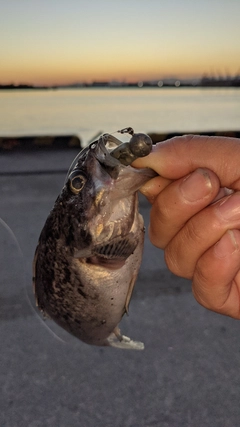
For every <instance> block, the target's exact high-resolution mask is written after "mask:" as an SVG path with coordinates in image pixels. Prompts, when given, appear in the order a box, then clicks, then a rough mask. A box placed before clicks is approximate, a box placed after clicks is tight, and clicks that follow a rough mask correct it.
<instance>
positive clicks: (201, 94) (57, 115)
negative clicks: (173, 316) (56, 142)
mask: <svg viewBox="0 0 240 427" xmlns="http://www.w3.org/2000/svg"><path fill="white" fill-rule="evenodd" d="M127 126H132V127H133V128H134V130H135V131H137V132H140V131H143V132H159V133H161V132H164V133H165V132H198V131H199V132H200V131H202V132H203V131H221V130H223V131H226V130H235V131H236V130H240V88H220V89H216V88H209V89H208V88H207V89H206V88H116V89H114V88H97V89H95V88H87V89H86V88H81V89H57V90H4V91H0V136H25V135H65V134H77V135H78V136H79V137H80V138H81V140H82V142H83V143H84V144H85V143H87V142H88V141H89V140H90V139H91V138H92V137H94V136H95V135H96V134H97V133H98V132H108V133H112V132H114V131H117V130H118V129H121V128H124V127H127Z"/></svg>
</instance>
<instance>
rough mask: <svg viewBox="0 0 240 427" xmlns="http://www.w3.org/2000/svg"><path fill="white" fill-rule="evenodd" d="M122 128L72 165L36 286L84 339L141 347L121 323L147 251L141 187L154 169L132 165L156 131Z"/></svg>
mask: <svg viewBox="0 0 240 427" xmlns="http://www.w3.org/2000/svg"><path fill="white" fill-rule="evenodd" d="M120 133H129V134H130V136H131V139H130V141H129V142H127V143H126V142H124V143H122V142H121V141H119V140H118V139H117V138H115V137H113V136H112V135H109V134H105V135H102V136H101V137H100V138H99V139H98V140H97V141H94V142H93V143H91V144H90V145H89V146H88V147H86V148H84V149H83V150H82V151H81V152H80V153H79V154H78V156H77V157H76V159H75V161H74V162H73V164H72V165H71V167H70V170H69V172H68V175H67V178H66V181H65V184H64V186H63V189H62V191H61V193H60V195H59V196H58V197H57V200H56V202H55V204H54V206H53V209H52V210H51V212H50V214H49V216H48V218H47V220H46V223H45V225H44V227H43V230H42V232H41V234H40V237H39V242H38V245H37V248H36V252H35V257H34V263H33V269H34V274H33V287H34V293H35V298H36V304H37V306H38V308H39V309H40V311H41V312H42V313H43V315H44V316H47V317H49V318H50V319H52V320H53V321H55V322H56V323H57V324H58V325H60V326H61V327H62V328H64V329H65V330H66V331H68V332H69V333H70V334H72V335H74V336H76V337H77V338H79V339H80V340H82V341H84V342H85V343H88V344H92V345H98V346H112V347H117V348H124V349H137V350H140V349H143V348H144V345H143V343H141V342H138V341H133V340H131V339H130V338H128V337H126V336H124V335H122V334H121V332H120V329H119V326H118V325H119V322H120V321H121V318H122V316H123V315H124V313H126V312H128V307H129V303H130V300H131V295H132V292H133V288H134V285H135V282H136V279H137V275H138V271H139V268H140V264H141V259H142V252H143V244H144V223H143V218H142V216H141V215H140V214H139V211H138V194H137V192H138V189H139V188H140V187H141V186H142V185H143V184H144V183H146V182H147V181H148V180H149V179H151V178H152V177H154V176H155V172H153V171H152V170H150V169H146V168H145V169H135V168H133V167H132V166H131V165H130V163H131V162H132V161H133V160H135V159H136V158H138V157H143V156H146V155H147V154H149V152H150V151H151V147H152V144H151V139H150V138H149V136H148V135H145V134H135V133H134V131H133V129H132V128H124V129H123V130H122V131H120Z"/></svg>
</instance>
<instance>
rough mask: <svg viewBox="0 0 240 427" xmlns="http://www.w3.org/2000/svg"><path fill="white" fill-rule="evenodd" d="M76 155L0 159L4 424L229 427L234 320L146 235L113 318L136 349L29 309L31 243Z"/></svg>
mask: <svg viewBox="0 0 240 427" xmlns="http://www.w3.org/2000/svg"><path fill="white" fill-rule="evenodd" d="M77 152H78V150H77V149H71V150H55V151H39V152H37V153H36V152H28V153H27V152H21V153H19V152H17V151H16V152H11V153H7V152H4V153H1V156H0V200H1V202H0V217H1V222H0V242H1V247H0V254H1V257H0V261H1V281H0V352H1V353H0V384H1V393H0V408H1V411H0V426H1V427H43V426H44V427H152V426H157V427H237V426H238V425H239V419H240V405H239V400H240V386H239V384H240V322H239V321H235V320H233V319H230V318H227V317H224V316H221V315H218V314H215V313H212V312H210V311H207V310H206V309H204V308H203V307H201V306H200V305H198V304H197V302H196V301H195V300H194V298H193V296H192V294H191V284H190V282H189V281H187V280H184V279H181V278H177V277H176V276H174V275H172V274H171V273H170V272H169V271H168V270H167V268H166V266H165V263H164V257H163V252H162V251H160V250H158V249H156V248H154V247H153V246H152V245H151V243H150V242H149V240H148V237H147V236H146V243H145V251H144V259H143V263H142V267H141V271H140V274H139V278H138V282H137V284H136V289H135V292H134V295H133V299H132V302H131V304H130V311H129V316H128V317H127V316H125V317H124V319H123V321H122V324H121V329H122V331H123V333H124V334H126V335H128V336H130V337H131V338H132V339H135V340H139V341H143V342H144V343H145V350H144V351H143V352H137V351H136V352H134V351H126V350H125V351H124V350H117V349H112V348H98V347H93V346H88V345H86V344H84V343H82V342H80V341H78V340H77V339H75V338H73V337H71V336H69V335H67V334H64V333H62V332H61V331H59V330H58V328H56V327H54V326H53V328H52V329H53V330H54V333H52V332H51V330H49V329H48V328H47V327H46V325H45V324H44V322H43V321H42V320H41V319H40V317H39V316H38V315H37V314H36V309H35V308H34V307H33V306H32V305H31V304H32V303H33V298H32V291H31V276H32V267H31V265H32V259H33V255H34V250H35V247H36V244H37V240H38V236H39V233H40V231H41V228H42V226H43V224H44V222H45V219H46V217H47V215H48V212H49V210H50V209H51V207H52V205H53V203H54V200H55V199H56V197H57V195H58V193H59V191H60V189H61V187H62V185H63V182H64V179H65V175H66V172H67V170H68V167H69V166H70V164H71V161H72V160H73V158H74V157H75V155H76V153H77ZM140 208H141V212H142V214H143V216H144V218H145V222H146V226H147V224H148V221H149V211H150V206H149V204H148V202H147V201H146V200H145V199H144V198H143V197H141V198H140ZM3 221H4V222H3ZM4 223H6V224H7V227H6V226H5V225H4ZM48 324H49V322H48ZM54 334H56V335H54Z"/></svg>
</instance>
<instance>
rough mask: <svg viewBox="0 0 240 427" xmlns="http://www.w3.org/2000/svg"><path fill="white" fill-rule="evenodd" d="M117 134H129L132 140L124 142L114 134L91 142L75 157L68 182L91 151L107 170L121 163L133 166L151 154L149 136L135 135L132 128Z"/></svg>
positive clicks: (119, 131)
mask: <svg viewBox="0 0 240 427" xmlns="http://www.w3.org/2000/svg"><path fill="white" fill-rule="evenodd" d="M117 132H118V133H121V134H129V135H130V136H131V138H130V140H129V141H128V142H122V141H120V140H119V139H118V138H116V137H115V136H113V135H112V134H109V133H106V134H103V135H101V136H100V137H99V139H98V140H96V141H93V142H91V143H90V144H89V145H88V146H87V147H85V148H84V149H83V150H82V151H81V152H80V153H79V154H78V155H77V156H76V157H75V159H74V160H73V162H72V164H71V165H70V168H69V170H68V173H67V178H66V180H67V179H68V177H69V175H70V174H71V172H72V171H73V170H74V168H75V167H76V165H77V163H78V161H79V160H84V158H86V157H87V155H88V153H89V151H92V150H94V154H95V157H96V159H97V160H98V161H99V162H100V163H101V164H102V165H103V166H104V167H105V168H106V170H107V169H108V168H109V169H111V168H114V167H116V166H117V165H119V163H120V164H122V165H124V166H128V165H131V163H132V162H133V161H134V160H136V159H138V158H139V157H145V156H147V155H148V154H149V153H150V152H151V150H152V140H151V138H150V136H149V135H146V134H144V133H134V130H133V128H131V127H126V128H124V129H121V130H118V131H117Z"/></svg>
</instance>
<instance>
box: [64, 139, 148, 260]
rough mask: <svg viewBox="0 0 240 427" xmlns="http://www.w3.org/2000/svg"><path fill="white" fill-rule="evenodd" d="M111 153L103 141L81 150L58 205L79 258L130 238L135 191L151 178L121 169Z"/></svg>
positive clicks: (144, 171) (144, 172)
mask: <svg viewBox="0 0 240 427" xmlns="http://www.w3.org/2000/svg"><path fill="white" fill-rule="evenodd" d="M113 149H114V143H113V142H111V143H110V144H107V143H106V141H105V139H104V137H101V138H99V140H98V141H95V142H93V143H91V144H90V145H89V146H88V147H86V148H85V149H83V150H82V151H81V152H80V153H79V155H78V156H77V158H76V160H75V165H74V167H72V168H71V169H70V171H69V172H68V176H67V179H66V182H65V186H64V188H63V191H62V193H61V196H60V199H61V200H59V201H58V203H61V204H64V206H65V210H64V211H65V213H66V212H67V215H68V216H69V223H71V227H72V228H73V230H72V233H70V235H71V236H72V242H71V244H72V245H73V247H74V254H75V256H76V257H79V258H86V257H88V256H90V255H91V254H92V253H93V252H94V248H96V247H101V248H103V247H104V245H105V243H106V242H109V241H114V239H115V241H116V239H117V238H121V240H122V239H123V238H124V236H128V235H129V234H131V232H132V230H133V227H134V222H135V220H136V216H137V215H138V204H137V190H138V189H139V188H140V187H141V186H142V185H143V184H144V183H145V182H147V181H148V180H149V179H150V178H152V177H153V176H154V172H153V171H152V170H150V169H147V168H145V169H136V168H133V167H132V166H130V165H128V166H125V165H123V164H122V163H121V162H120V161H119V160H118V159H116V158H114V157H113V156H112V155H111V151H112V150H113ZM66 208H67V209H66ZM136 244H137V243H136Z"/></svg>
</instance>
